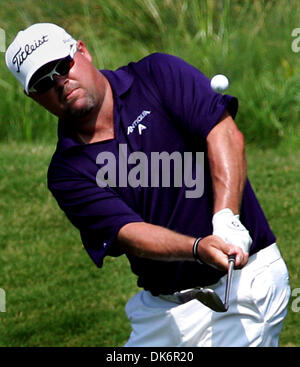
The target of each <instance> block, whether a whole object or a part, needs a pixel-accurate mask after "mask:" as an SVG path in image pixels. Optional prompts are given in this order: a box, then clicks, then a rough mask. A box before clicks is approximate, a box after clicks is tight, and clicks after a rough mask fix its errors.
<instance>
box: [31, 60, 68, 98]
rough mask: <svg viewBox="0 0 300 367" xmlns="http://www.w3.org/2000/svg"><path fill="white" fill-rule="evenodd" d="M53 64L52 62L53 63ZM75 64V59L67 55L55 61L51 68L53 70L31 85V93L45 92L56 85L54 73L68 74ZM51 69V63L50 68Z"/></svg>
mask: <svg viewBox="0 0 300 367" xmlns="http://www.w3.org/2000/svg"><path fill="white" fill-rule="evenodd" d="M51 64H52V63H51ZM73 64H74V60H73V58H72V57H71V56H67V57H65V58H64V59H61V60H59V61H57V62H56V63H55V65H54V66H53V67H52V68H51V71H50V72H48V73H47V74H45V75H43V76H42V77H41V78H39V79H38V80H37V81H36V82H33V84H32V85H31V86H30V87H29V89H28V91H29V92H30V93H45V92H47V91H48V90H49V89H51V88H52V87H54V85H55V80H54V78H53V76H54V75H61V76H64V75H67V74H68V73H69V71H70V69H71V67H72V66H73ZM47 69H48V70H49V65H48V68H47Z"/></svg>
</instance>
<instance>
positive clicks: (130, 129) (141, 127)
mask: <svg viewBox="0 0 300 367" xmlns="http://www.w3.org/2000/svg"><path fill="white" fill-rule="evenodd" d="M150 113H151V111H145V110H144V111H143V112H142V113H141V114H140V115H139V116H138V117H137V118H136V119H135V120H134V121H133V123H132V124H131V125H129V126H128V128H127V135H129V134H132V133H133V132H134V130H135V128H136V127H137V128H138V132H139V135H142V132H143V130H145V129H147V126H145V125H144V124H142V123H141V122H142V121H143V120H144V118H145V117H146V116H147V115H150Z"/></svg>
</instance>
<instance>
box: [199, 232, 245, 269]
mask: <svg viewBox="0 0 300 367" xmlns="http://www.w3.org/2000/svg"><path fill="white" fill-rule="evenodd" d="M198 255H199V257H200V259H201V260H203V262H205V263H206V264H208V265H211V266H212V267H214V268H216V269H218V270H223V271H226V270H227V269H228V256H229V255H236V260H235V268H237V269H240V268H242V267H243V266H245V265H246V264H247V261H248V254H245V253H244V252H243V250H242V249H241V248H240V247H238V246H234V245H231V244H229V243H226V242H224V241H223V240H222V239H221V238H220V237H218V236H214V235H213V236H207V237H204V238H202V239H201V240H200V242H199V245H198Z"/></svg>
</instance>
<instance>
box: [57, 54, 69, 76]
mask: <svg viewBox="0 0 300 367" xmlns="http://www.w3.org/2000/svg"><path fill="white" fill-rule="evenodd" d="M71 64H72V60H70V59H69V58H66V59H63V60H61V62H59V63H58V65H57V66H56V68H55V71H56V72H57V73H58V74H59V75H66V74H68V72H69V71H70V69H71Z"/></svg>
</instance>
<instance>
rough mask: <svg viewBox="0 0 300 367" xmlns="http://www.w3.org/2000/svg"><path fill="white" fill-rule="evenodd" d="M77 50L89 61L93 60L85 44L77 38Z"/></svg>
mask: <svg viewBox="0 0 300 367" xmlns="http://www.w3.org/2000/svg"><path fill="white" fill-rule="evenodd" d="M77 50H78V52H80V53H81V55H83V56H84V57H85V58H86V59H87V60H88V61H89V62H92V61H93V58H92V56H91V54H90V53H89V51H88V49H87V48H86V45H85V43H84V42H83V41H81V40H79V41H77Z"/></svg>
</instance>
